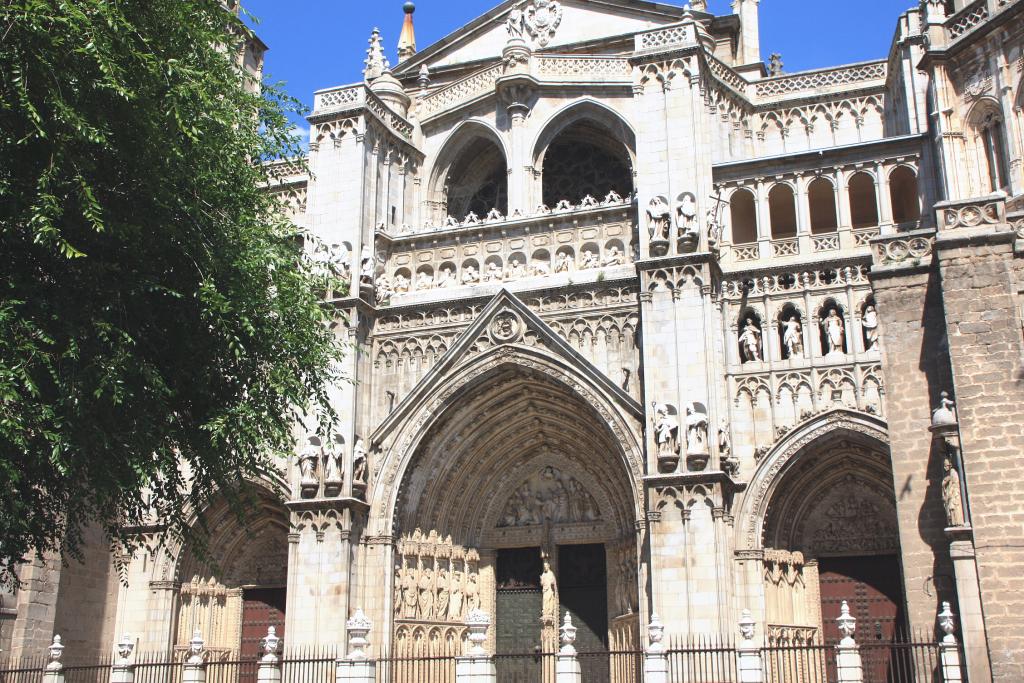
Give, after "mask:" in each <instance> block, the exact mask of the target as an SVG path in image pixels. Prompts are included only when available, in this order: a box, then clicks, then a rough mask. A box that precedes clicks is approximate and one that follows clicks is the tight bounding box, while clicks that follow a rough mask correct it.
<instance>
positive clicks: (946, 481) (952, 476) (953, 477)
mask: <svg viewBox="0 0 1024 683" xmlns="http://www.w3.org/2000/svg"><path fill="white" fill-rule="evenodd" d="M942 467H943V469H944V470H945V472H946V476H944V477H943V478H942V505H943V507H945V508H946V524H947V525H948V526H964V524H965V520H964V501H963V498H962V497H961V495H960V473H959V472H957V471H956V468H955V467H953V460H952V459H951V458H946V460H945V462H944V463H943V465H942Z"/></svg>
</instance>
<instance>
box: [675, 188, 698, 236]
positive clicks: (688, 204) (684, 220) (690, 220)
mask: <svg viewBox="0 0 1024 683" xmlns="http://www.w3.org/2000/svg"><path fill="white" fill-rule="evenodd" d="M676 214H677V219H676V220H677V224H678V225H679V229H680V230H682V231H683V232H696V231H697V200H696V199H695V198H694V196H693V195H692V194H690V193H689V192H686V193H684V194H683V196H682V197H680V199H679V206H678V207H676Z"/></svg>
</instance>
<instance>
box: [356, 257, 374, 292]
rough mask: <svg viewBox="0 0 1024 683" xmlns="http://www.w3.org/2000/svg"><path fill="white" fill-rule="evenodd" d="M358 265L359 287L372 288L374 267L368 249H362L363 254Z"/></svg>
mask: <svg viewBox="0 0 1024 683" xmlns="http://www.w3.org/2000/svg"><path fill="white" fill-rule="evenodd" d="M359 263H360V265H359V286H360V287H363V286H365V287H372V286H373V271H374V267H373V254H371V253H370V248H369V247H363V253H362V256H361V258H360V260H359Z"/></svg>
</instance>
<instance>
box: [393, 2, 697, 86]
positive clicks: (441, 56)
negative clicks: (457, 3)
mask: <svg viewBox="0 0 1024 683" xmlns="http://www.w3.org/2000/svg"><path fill="white" fill-rule="evenodd" d="M537 4H538V2H537V0H507V1H506V2H503V3H501V4H500V5H498V6H497V7H495V8H494V9H492V10H490V11H489V12H487V13H486V14H484V15H482V16H480V17H478V18H477V19H474V20H473V21H471V22H469V23H468V24H466V25H465V26H463V27H462V28H460V29H458V30H457V31H454V32H452V33H450V34H449V35H447V36H445V37H444V38H442V39H441V40H439V41H437V42H436V43H434V44H433V45H431V46H430V47H427V48H426V49H424V50H422V51H420V52H419V53H417V54H416V56H415V57H414V58H412V59H409V60H408V61H405V62H402V64H401V65H400V67H399V69H398V72H399V74H410V73H416V72H417V71H418V69H419V68H420V65H421V64H427V65H428V67H430V68H431V69H438V68H444V67H450V66H455V65H457V64H467V63H477V62H486V61H491V60H497V59H500V58H501V51H502V48H504V47H505V43H506V42H507V39H508V32H507V30H506V28H505V22H506V19H507V18H508V15H509V13H510V12H511V11H512V10H513V9H517V8H518V9H520V10H524V11H525V10H527V9H529V8H530V7H533V8H534V9H535V10H536V9H537V8H536V5H537ZM554 5H557V13H558V17H557V24H558V26H557V28H556V29H555V30H554V33H553V35H551V36H549V37H548V40H547V44H546V45H543V46H542V45H540V44H539V42H538V41H536V40H533V41H531V46H532V47H533V49H534V50H540V49H544V50H547V51H554V52H557V51H558V48H559V47H564V46H569V45H575V44H579V43H587V42H592V41H599V40H601V39H604V38H608V37H612V36H621V35H628V34H631V33H636V32H638V31H646V30H649V29H652V28H657V27H659V26H664V25H666V24H671V23H674V22H677V21H679V18H680V16H681V15H682V11H683V10H682V7H677V6H673V5H666V4H663V3H655V2H644V1H642V0H559V2H551V3H550V4H549V5H548V7H547V8H545V9H544V11H545V12H547V11H549V9H550V7H552V6H554ZM526 37H527V38H530V36H529V35H526Z"/></svg>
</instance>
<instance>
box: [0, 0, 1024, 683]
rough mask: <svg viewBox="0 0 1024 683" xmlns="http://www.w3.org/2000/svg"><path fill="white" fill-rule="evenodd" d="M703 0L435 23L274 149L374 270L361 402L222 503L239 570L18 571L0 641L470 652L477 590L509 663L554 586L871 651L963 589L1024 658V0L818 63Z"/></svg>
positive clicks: (328, 233)
mask: <svg viewBox="0 0 1024 683" xmlns="http://www.w3.org/2000/svg"><path fill="white" fill-rule="evenodd" d="M704 7H705V3H693V5H692V8H691V7H690V6H688V7H686V8H681V7H680V8H676V7H672V6H669V5H665V4H655V3H648V2H644V1H642V0H631V1H628V2H627V1H626V0H622V1H620V0H607V1H606V2H600V3H594V2H583V1H582V0H563V1H562V2H553V1H551V0H529V1H519V2H513V1H511V0H510V1H508V2H504V3H502V4H501V5H499V6H498V7H496V8H495V9H493V10H492V11H490V12H488V13H487V14H486V15H484V16H481V17H480V18H478V19H476V20H474V21H473V22H470V23H469V24H467V25H466V26H464V27H462V28H461V29H459V30H457V31H455V32H453V33H452V34H451V35H450V36H448V37H447V38H445V39H444V40H442V41H440V42H438V43H437V44H435V45H433V46H430V47H428V48H426V49H424V50H422V51H420V52H416V51H415V38H414V35H413V33H412V24H411V16H412V15H411V11H409V13H408V14H407V15H406V16H407V20H406V24H405V27H404V28H403V32H402V48H401V53H402V59H401V61H399V62H397V64H395V65H394V66H392V65H391V64H390V63H389V61H388V59H387V57H386V56H385V54H384V49H383V44H382V38H381V36H380V33H379V32H377V31H374V33H373V35H372V36H371V40H370V48H369V50H368V51H367V59H366V70H365V75H366V79H365V81H364V82H362V83H358V84H355V85H351V86H345V87H341V88H331V89H327V90H321V91H318V92H317V93H316V94H315V99H314V108H313V112H312V114H311V115H310V117H309V121H310V124H311V140H310V152H309V159H308V162H309V164H308V166H309V170H308V173H307V172H306V171H305V170H303V169H302V168H300V166H299V165H296V164H279V165H277V166H276V167H275V169H274V171H275V177H276V179H277V180H276V181H275V184H274V186H273V191H274V192H277V193H278V194H279V196H280V197H281V198H282V205H283V207H284V208H285V210H287V211H289V212H290V215H291V216H292V217H293V219H294V220H295V222H296V223H297V224H299V225H300V226H302V227H303V228H305V229H306V230H307V231H308V233H309V235H310V239H309V244H308V248H309V250H310V252H311V254H312V255H313V257H314V258H317V259H321V260H324V261H329V262H331V263H332V264H333V266H334V267H335V268H336V269H337V272H339V273H341V274H342V275H343V277H344V278H346V279H347V280H348V283H349V286H348V287H347V291H341V292H330V293H328V297H327V299H328V302H327V304H328V305H330V306H332V307H333V308H334V310H336V311H337V325H336V328H335V329H336V331H337V334H338V336H339V338H341V339H343V340H344V341H346V342H349V343H351V344H352V345H353V347H354V349H356V350H358V352H353V353H351V354H349V356H348V359H347V361H346V367H345V368H343V370H344V372H345V374H346V375H347V376H348V377H349V378H351V380H353V381H352V382H350V383H345V384H342V385H339V386H337V387H336V388H335V389H334V391H333V401H334V408H335V409H336V410H337V412H338V414H339V415H341V416H343V421H342V424H341V425H340V426H339V428H338V429H337V430H335V432H334V433H332V434H307V433H305V432H304V431H303V428H302V427H301V426H298V427H297V434H296V435H297V437H298V442H299V444H300V446H299V451H298V452H297V453H296V455H295V458H294V460H293V461H291V462H289V463H287V465H286V466H284V465H283V466H282V470H281V472H280V476H279V477H278V478H275V479H274V480H272V481H267V482H264V484H265V494H262V496H261V498H260V500H259V502H258V504H257V512H256V516H255V518H256V520H257V521H256V523H255V524H254V525H253V526H252V527H251V528H249V529H247V530H246V529H242V528H240V527H239V526H238V525H237V523H236V522H235V521H234V520H233V519H232V517H231V515H230V513H229V511H228V510H227V508H226V506H223V505H221V504H219V503H215V504H214V505H213V506H212V507H211V509H210V510H207V511H205V512H204V514H205V515H206V517H207V521H208V523H210V524H211V527H210V528H213V529H215V530H216V533H215V535H214V538H213V539H212V548H213V549H214V552H215V553H216V554H217V556H218V557H220V558H222V559H221V561H219V562H218V563H217V566H216V567H212V566H207V565H205V564H203V563H202V562H199V561H198V560H196V559H195V558H194V557H193V556H192V554H191V552H190V549H189V548H180V547H173V546H171V547H168V546H160V545H158V544H156V543H155V542H153V539H147V542H148V543H149V545H147V546H146V547H147V548H151V549H150V550H144V551H143V552H140V553H137V554H136V555H135V556H132V557H117V558H115V560H116V562H114V563H111V562H110V561H109V558H107V556H106V555H105V554H104V553H102V552H99V553H90V554H88V555H87V558H86V559H87V562H86V563H85V565H80V564H77V563H72V564H69V565H66V566H64V567H63V568H61V567H60V566H59V563H58V562H45V563H36V564H33V565H31V566H27V567H26V570H25V577H26V579H27V584H26V587H25V589H24V590H23V591H22V592H21V593H19V594H18V595H17V596H4V597H3V598H2V600H3V602H2V603H0V608H2V611H0V627H3V628H4V629H5V630H4V631H3V632H2V635H3V640H0V647H3V648H5V649H9V650H10V651H11V652H12V653H24V652H27V651H33V652H35V651H39V650H40V649H41V648H42V647H43V646H45V644H47V643H48V642H49V640H50V637H51V636H52V635H53V633H54V631H55V630H59V631H60V632H61V634H62V635H63V636H64V639H65V642H66V643H68V645H69V650H70V646H71V644H72V643H74V644H75V647H76V648H77V649H78V650H79V651H80V653H81V652H87V654H92V655H98V654H100V653H101V652H103V651H104V648H108V647H109V645H108V644H107V643H111V642H112V641H113V634H114V633H130V634H132V635H133V637H135V638H137V639H138V642H139V647H140V648H141V649H143V650H167V649H172V648H176V649H178V650H180V651H184V650H185V649H187V647H188V642H189V639H190V638H191V636H192V633H193V630H194V629H195V628H200V629H201V630H203V632H204V634H205V636H206V643H207V646H208V647H207V649H208V650H209V651H213V652H218V653H221V654H222V655H223V656H225V657H227V656H232V655H245V656H247V654H248V653H249V650H247V647H250V645H247V641H246V635H245V634H246V633H247V628H248V626H253V625H259V624H260V623H262V622H260V621H259V620H260V619H263V620H264V621H267V620H270V621H274V620H275V619H276V620H278V621H277V623H278V624H279V625H280V626H283V637H284V640H285V642H286V643H287V644H288V645H291V646H314V645H322V644H335V643H341V642H344V640H345V617H346V616H347V615H350V614H352V613H353V612H355V611H356V610H357V608H359V609H362V610H363V611H364V612H365V616H366V617H369V619H370V620H371V621H372V623H373V624H375V625H376V626H375V628H377V629H378V630H377V631H376V635H375V637H374V638H373V639H372V640H371V645H370V650H371V651H372V652H371V653H370V654H372V655H375V654H382V653H394V654H398V655H401V656H411V655H428V654H435V655H458V654H462V653H463V652H464V648H465V642H466V638H467V628H466V624H465V620H466V617H467V615H468V614H469V613H470V611H472V610H473V609H482V610H484V611H485V612H487V613H489V614H490V615H491V616H492V617H493V627H492V628H491V629H490V630H489V631H488V635H487V639H486V642H484V643H482V647H484V649H485V651H488V652H496V651H497V652H502V651H508V649H509V648H513V649H514V648H515V647H526V646H527V645H529V646H530V647H531V648H532V643H533V642H534V641H535V642H536V644H538V645H540V646H541V647H543V648H545V649H546V650H548V651H551V652H554V650H555V649H557V638H558V634H557V628H558V625H559V624H560V623H562V616H563V615H559V614H555V613H554V612H555V609H554V607H555V606H560V610H561V611H564V612H565V613H566V614H569V613H572V621H573V623H575V624H576V625H577V626H578V627H579V629H580V635H579V636H578V637H577V640H576V642H575V645H576V647H577V649H581V651H584V648H585V647H587V646H588V643H589V646H590V647H613V648H638V647H640V646H641V642H640V634H641V633H643V632H646V630H647V627H648V621H649V619H650V615H651V614H652V613H653V612H657V613H658V614H659V615H660V617H661V620H662V622H663V625H664V629H665V632H666V633H667V634H669V635H670V636H672V635H680V636H685V635H695V634H732V633H733V632H734V630H735V624H736V623H737V621H738V620H739V619H740V617H741V615H744V614H746V615H749V618H751V619H753V620H754V623H756V625H757V632H758V633H762V634H764V636H765V637H766V638H767V639H768V640H769V641H770V642H772V643H780V644H785V643H816V642H833V641H834V640H838V638H839V636H840V635H841V634H840V633H839V632H838V631H835V619H836V617H838V616H839V614H840V604H841V603H842V604H845V603H843V601H846V600H848V601H849V607H850V609H851V613H852V614H853V615H854V616H856V617H857V618H858V619H859V620H861V623H862V624H870V623H874V624H876V626H875V628H876V629H878V632H877V634H876V637H896V636H897V635H898V634H899V633H905V632H907V631H908V630H909V631H913V632H920V631H921V630H926V631H928V632H932V631H933V630H934V628H935V614H936V612H937V611H938V610H940V609H941V605H942V603H943V602H946V601H948V602H949V603H950V604H951V605H953V610H954V611H955V612H956V613H957V614H959V615H960V616H961V619H960V622H961V623H960V627H961V630H962V632H963V639H964V642H965V648H966V649H965V654H966V660H967V670H968V672H969V674H970V675H971V677H972V679H974V680H985V679H988V678H994V679H997V680H1018V679H1022V678H1024V642H1022V638H1021V636H1020V634H1021V633H1022V628H1021V627H1022V624H1021V618H1020V616H1019V615H1020V614H1022V613H1024V598H1022V597H1021V596H1024V584H1022V582H1024V579H1022V578H1021V573H1020V572H1019V571H1017V570H1016V568H1017V567H1019V566H1021V564H1022V562H1024V556H1022V555H1021V553H1022V550H1021V548H1024V524H1022V522H1024V507H1022V505H1021V503H1020V501H1019V497H1020V496H1019V495H1017V494H1018V493H1020V492H1022V491H1024V476H1022V475H1021V474H1020V470H1021V468H1020V467H1019V465H1020V464H1021V456H1020V452H1021V450H1022V448H1024V428H1022V427H1021V426H1020V425H1019V422H1020V420H1019V419H1017V418H1018V416H1019V415H1020V406H1021V405H1024V387H1022V385H1021V382H1022V374H1021V373H1022V368H1021V367H1020V366H1021V358H1022V355H1021V354H1022V351H1024V348H1022V329H1024V327H1022V324H1024V309H1022V302H1021V300H1020V295H1021V286H1020V285H1018V284H1017V283H1018V281H1020V279H1021V278H1020V277H1019V274H1020V271H1021V268H1022V266H1021V263H1024V261H1022V259H1021V258H1020V257H1019V254H1020V253H1021V251H1022V249H1024V169H1022V159H1024V115H1022V104H1024V86H1022V65H1024V3H1021V2H1015V1H1013V0H977V1H976V2H973V3H965V2H963V1H962V0H953V1H952V2H937V1H933V0H927V1H925V2H922V3H921V4H920V6H919V7H916V8H914V9H911V10H908V11H907V12H905V13H903V14H902V15H900V17H899V20H898V24H897V34H896V36H895V39H894V41H893V47H892V49H891V50H890V53H889V55H888V56H887V57H886V58H885V59H881V60H878V61H872V62H865V63H861V64H853V65H848V66H841V67H835V68H828V69H820V70H815V71H809V72H803V73H797V74H786V73H783V72H781V64H780V60H778V59H773V60H772V68H771V69H770V70H769V69H768V68H767V67H766V66H765V64H764V63H762V62H761V55H760V54H759V40H758V11H759V3H758V0H735V1H734V2H733V9H734V12H735V13H734V14H732V15H727V16H713V15H711V14H709V13H707V12H706V11H705V10H704ZM808 11H813V10H808ZM942 392H947V396H946V397H944V396H943V395H942ZM958 506H959V507H958ZM958 510H959V512H957V511H958ZM595 549H596V550H595ZM602 560H603V561H602ZM542 562H546V563H547V565H548V566H549V567H550V571H548V570H543V571H544V574H543V576H544V578H542V577H541V571H542V569H541V567H542V566H543V565H542ZM115 570H116V571H115ZM115 577H116V578H120V579H121V583H120V585H119V586H118V585H117V584H116V583H115V582H114V581H113V578H115ZM865 595H869V596H874V598H872V599H870V600H869V599H867V598H864V596H865ZM869 603H870V605H869ZM871 605H883V607H881V608H876V607H872V606H871ZM874 609H881V611H880V612H879V611H871V610H874ZM275 610H276V611H275ZM523 610H526V612H525V614H527V617H526V618H525V620H524V619H523V618H521V617H522V614H523V613H524V612H523ZM530 610H535V613H534V612H531V611H530ZM886 610H888V611H886ZM85 613H88V616H89V618H90V620H92V621H93V622H95V621H96V620H98V619H103V620H105V621H104V622H103V623H104V624H108V622H109V626H105V627H104V629H103V634H104V637H103V639H102V640H101V641H98V642H95V643H91V642H86V640H83V637H82V636H81V635H80V634H79V633H78V632H77V630H78V629H82V628H86V626H85V624H84V623H83V621H84V620H82V619H81V616H86V614H85ZM744 618H745V619H746V617H744ZM744 623H747V621H745V622H744ZM517 624H526V626H525V629H526V631H523V630H522V629H521V628H520V627H519V626H517ZM89 628H93V627H92V626H90V627H89ZM516 629H519V630H516ZM830 629H831V630H830ZM264 631H265V629H264ZM883 631H884V632H883ZM524 633H525V634H526V635H524ZM588 638H591V640H589V641H588V640H587V639H588ZM252 652H253V653H255V650H252ZM624 680H625V679H624Z"/></svg>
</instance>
